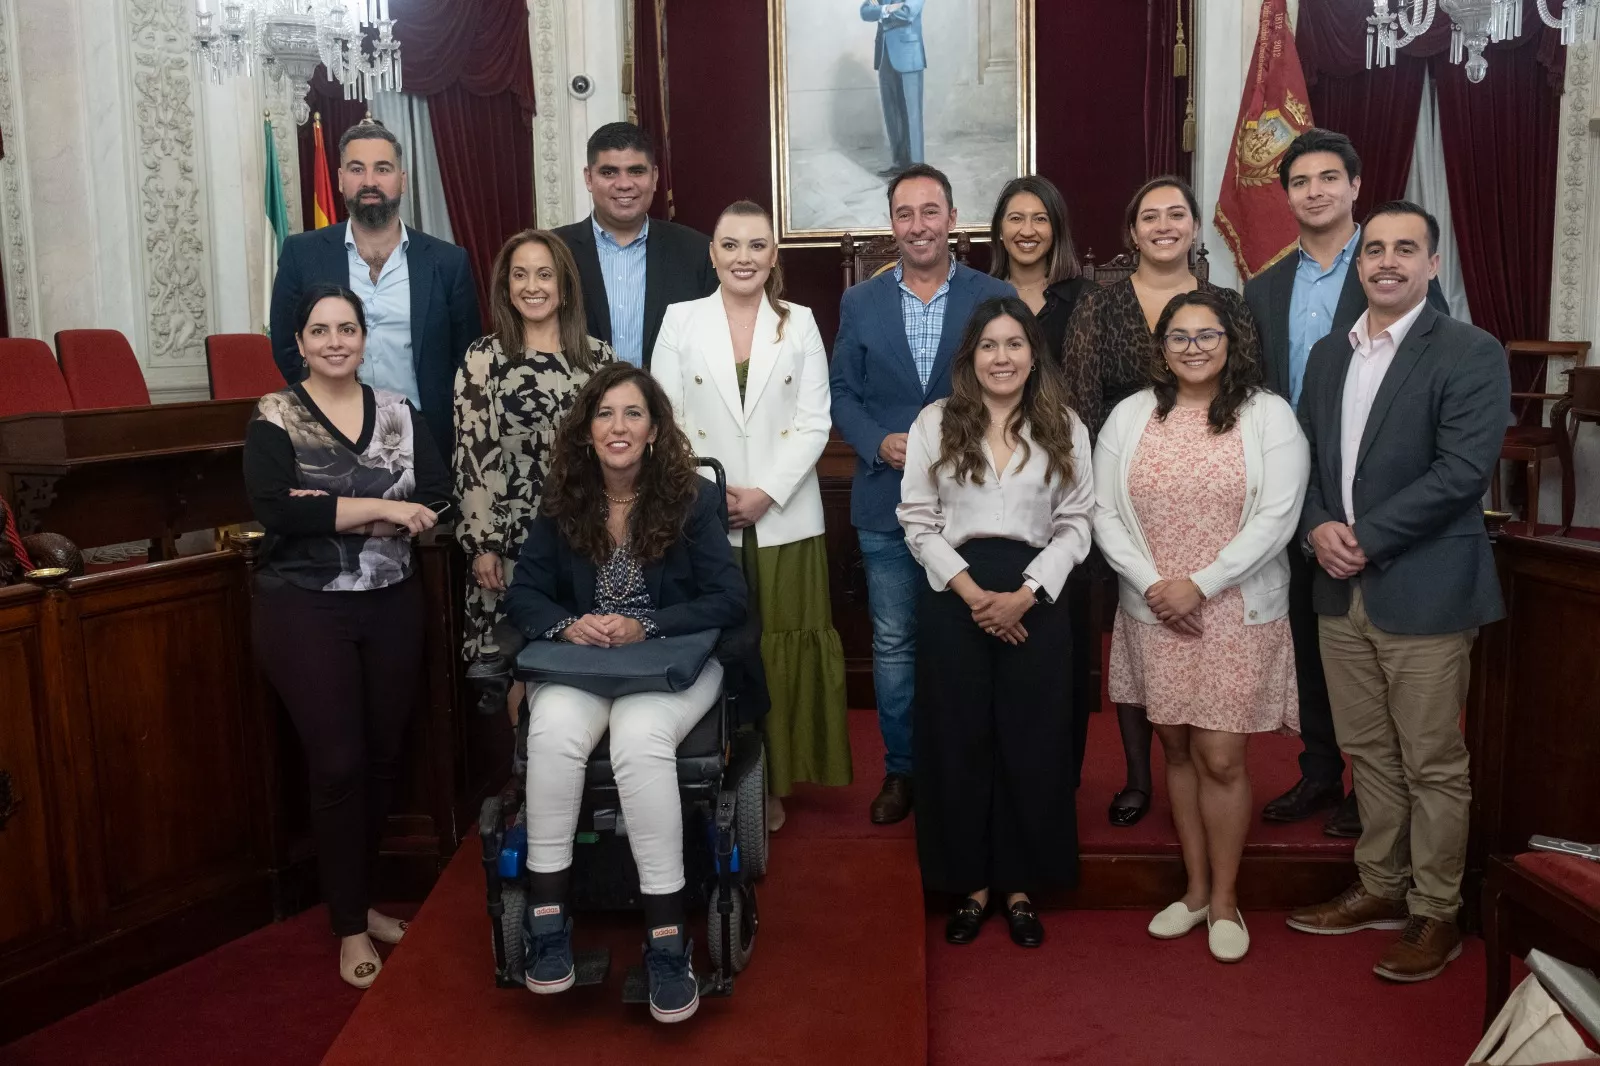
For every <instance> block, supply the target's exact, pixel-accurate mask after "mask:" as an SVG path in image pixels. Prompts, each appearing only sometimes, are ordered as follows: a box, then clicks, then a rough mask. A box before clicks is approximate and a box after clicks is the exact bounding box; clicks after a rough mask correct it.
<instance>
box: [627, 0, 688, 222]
mask: <svg viewBox="0 0 1600 1066" xmlns="http://www.w3.org/2000/svg"><path fill="white" fill-rule="evenodd" d="M665 3H666V0H633V99H634V104H635V105H636V106H637V107H638V110H639V126H640V127H641V128H642V129H643V130H644V131H645V132H646V133H648V134H649V135H650V139H651V140H652V141H654V142H655V146H656V166H657V167H658V168H659V169H660V171H661V178H660V180H659V181H658V182H657V184H656V198H655V199H654V200H652V201H651V202H650V214H651V215H653V216H655V217H656V218H672V217H673V215H674V214H675V213H676V208H677V204H676V202H675V201H674V199H673V195H672V137H671V129H670V127H669V126H668V124H667V20H666V12H665V10H664V5H665Z"/></svg>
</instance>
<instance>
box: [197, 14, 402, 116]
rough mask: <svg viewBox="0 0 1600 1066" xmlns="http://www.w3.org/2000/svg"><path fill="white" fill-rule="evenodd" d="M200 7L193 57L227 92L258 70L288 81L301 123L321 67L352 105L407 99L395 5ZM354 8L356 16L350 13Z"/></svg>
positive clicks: (307, 112) (308, 112) (271, 76)
mask: <svg viewBox="0 0 1600 1066" xmlns="http://www.w3.org/2000/svg"><path fill="white" fill-rule="evenodd" d="M214 2H215V5H216V8H217V10H216V11H215V12H213V11H212V10H211V8H212V5H213V0H195V12H194V51H195V55H196V57H197V58H198V59H199V61H200V63H201V65H202V66H203V67H204V68H205V69H207V70H208V71H210V74H211V80H212V81H214V82H216V83H217V84H219V85H220V84H222V82H223V80H224V79H225V78H229V77H233V76H236V75H241V74H242V75H244V76H245V77H250V76H252V75H253V74H254V72H255V68H256V67H257V66H259V67H260V68H261V71H262V72H263V73H264V74H266V75H267V76H268V77H270V78H271V79H272V81H273V82H275V83H277V82H281V81H282V80H283V79H284V78H287V79H289V87H290V92H291V94H292V95H293V97H294V120H295V122H296V123H298V124H300V125H304V124H305V122H306V120H307V119H309V118H310V117H311V107H310V105H309V104H307V103H306V94H307V93H308V92H310V89H311V76H312V75H313V74H314V73H315V72H316V69H317V64H318V63H321V64H322V65H323V66H325V67H327V68H328V76H329V77H331V78H332V79H333V80H334V81H336V82H338V83H339V84H340V85H342V86H343V87H344V98H345V99H346V100H371V99H372V97H373V94H374V93H380V92H399V91H400V42H399V41H397V40H395V39H394V20H393V19H391V18H390V17H389V0H348V3H347V0H214ZM350 5H353V6H354V8H355V12H354V13H352V12H351V11H350Z"/></svg>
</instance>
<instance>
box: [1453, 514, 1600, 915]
mask: <svg viewBox="0 0 1600 1066" xmlns="http://www.w3.org/2000/svg"><path fill="white" fill-rule="evenodd" d="M1495 554H1496V557H1497V560H1498V565H1499V570H1500V581H1501V587H1502V588H1503V589H1504V592H1505V599H1506V610H1507V615H1506V618H1505V620H1503V621H1501V622H1497V623H1495V624H1494V625H1491V626H1486V627H1485V628H1484V630H1483V632H1482V633H1481V634H1480V636H1479V639H1478V642H1477V645H1476V646H1475V647H1474V649H1473V680H1472V687H1471V690H1470V694H1469V697H1468V704H1467V723H1468V728H1467V738H1468V745H1469V747H1470V748H1471V751H1472V777H1473V797H1472V814H1473V817H1472V837H1471V843H1470V848H1469V852H1468V878H1467V896H1468V902H1469V904H1472V903H1475V901H1476V898H1477V891H1476V890H1477V887H1478V885H1479V884H1480V883H1481V878H1482V875H1483V871H1484V869H1485V866H1486V864H1487V861H1488V857H1489V856H1491V855H1497V854H1515V853H1516V852H1520V851H1525V850H1527V846H1528V838H1529V837H1530V836H1532V835H1533V834H1535V833H1545V834H1549V835H1552V836H1561V837H1568V838H1571V839H1573V840H1582V841H1595V840H1600V774H1597V773H1596V771H1595V767H1596V766H1597V765H1600V695H1597V694H1600V655H1597V654H1596V652H1595V646H1596V638H1597V636H1600V546H1596V545H1593V544H1585V543H1583V542H1578V541H1563V540H1556V539H1553V538H1546V539H1543V540H1534V539H1531V538H1526V537H1505V538H1502V539H1501V540H1500V541H1499V542H1498V543H1497V544H1496V546H1495Z"/></svg>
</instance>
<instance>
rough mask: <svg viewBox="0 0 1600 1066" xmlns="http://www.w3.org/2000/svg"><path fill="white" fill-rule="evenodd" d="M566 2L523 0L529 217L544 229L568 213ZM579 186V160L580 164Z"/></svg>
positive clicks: (565, 218)
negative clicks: (529, 63)
mask: <svg viewBox="0 0 1600 1066" xmlns="http://www.w3.org/2000/svg"><path fill="white" fill-rule="evenodd" d="M566 13H567V5H566V4H564V3H561V2H560V0H528V15H529V18H528V43H529V46H530V47H531V49H532V52H533V96H534V103H535V109H536V111H535V115H534V119H533V171H534V178H533V185H534V192H535V197H534V198H535V205H534V217H535V218H536V219H537V221H538V224H539V225H540V226H541V227H543V228H544V229H553V228H554V227H556V226H563V225H565V224H567V223H568V222H571V221H572V220H573V219H574V218H576V217H578V216H577V215H574V214H573V213H572V203H573V197H572V174H573V166H572V146H571V133H570V131H569V130H568V125H569V123H570V121H571V110H570V109H569V107H568V106H567V102H568V94H567V82H568V80H569V76H568V74H567V16H566ZM578 173H579V175H580V180H579V183H578V187H579V189H582V187H583V184H582V180H581V174H582V165H581V164H580V165H579V168H578Z"/></svg>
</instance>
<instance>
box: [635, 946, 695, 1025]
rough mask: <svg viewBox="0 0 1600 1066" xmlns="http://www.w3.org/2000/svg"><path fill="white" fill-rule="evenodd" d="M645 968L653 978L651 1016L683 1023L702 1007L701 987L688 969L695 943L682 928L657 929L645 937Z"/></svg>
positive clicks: (651, 985) (670, 1021)
mask: <svg viewBox="0 0 1600 1066" xmlns="http://www.w3.org/2000/svg"><path fill="white" fill-rule="evenodd" d="M645 936H646V938H647V939H646V940H645V945H644V968H645V972H646V973H647V974H648V975H649V978H650V1015H651V1017H653V1018H655V1020H656V1021H658V1022H666V1023H668V1024H671V1023H672V1022H681V1021H684V1020H685V1019H687V1018H689V1017H691V1016H692V1015H693V1014H694V1012H695V1011H696V1010H697V1009H699V1007H700V983H699V982H698V981H696V980H695V978H694V970H693V969H692V968H691V967H690V966H689V956H691V955H693V954H694V941H692V940H690V939H688V933H686V932H685V931H684V928H683V926H681V925H658V926H656V927H655V928H654V929H651V930H648V931H647V932H646V933H645Z"/></svg>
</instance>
